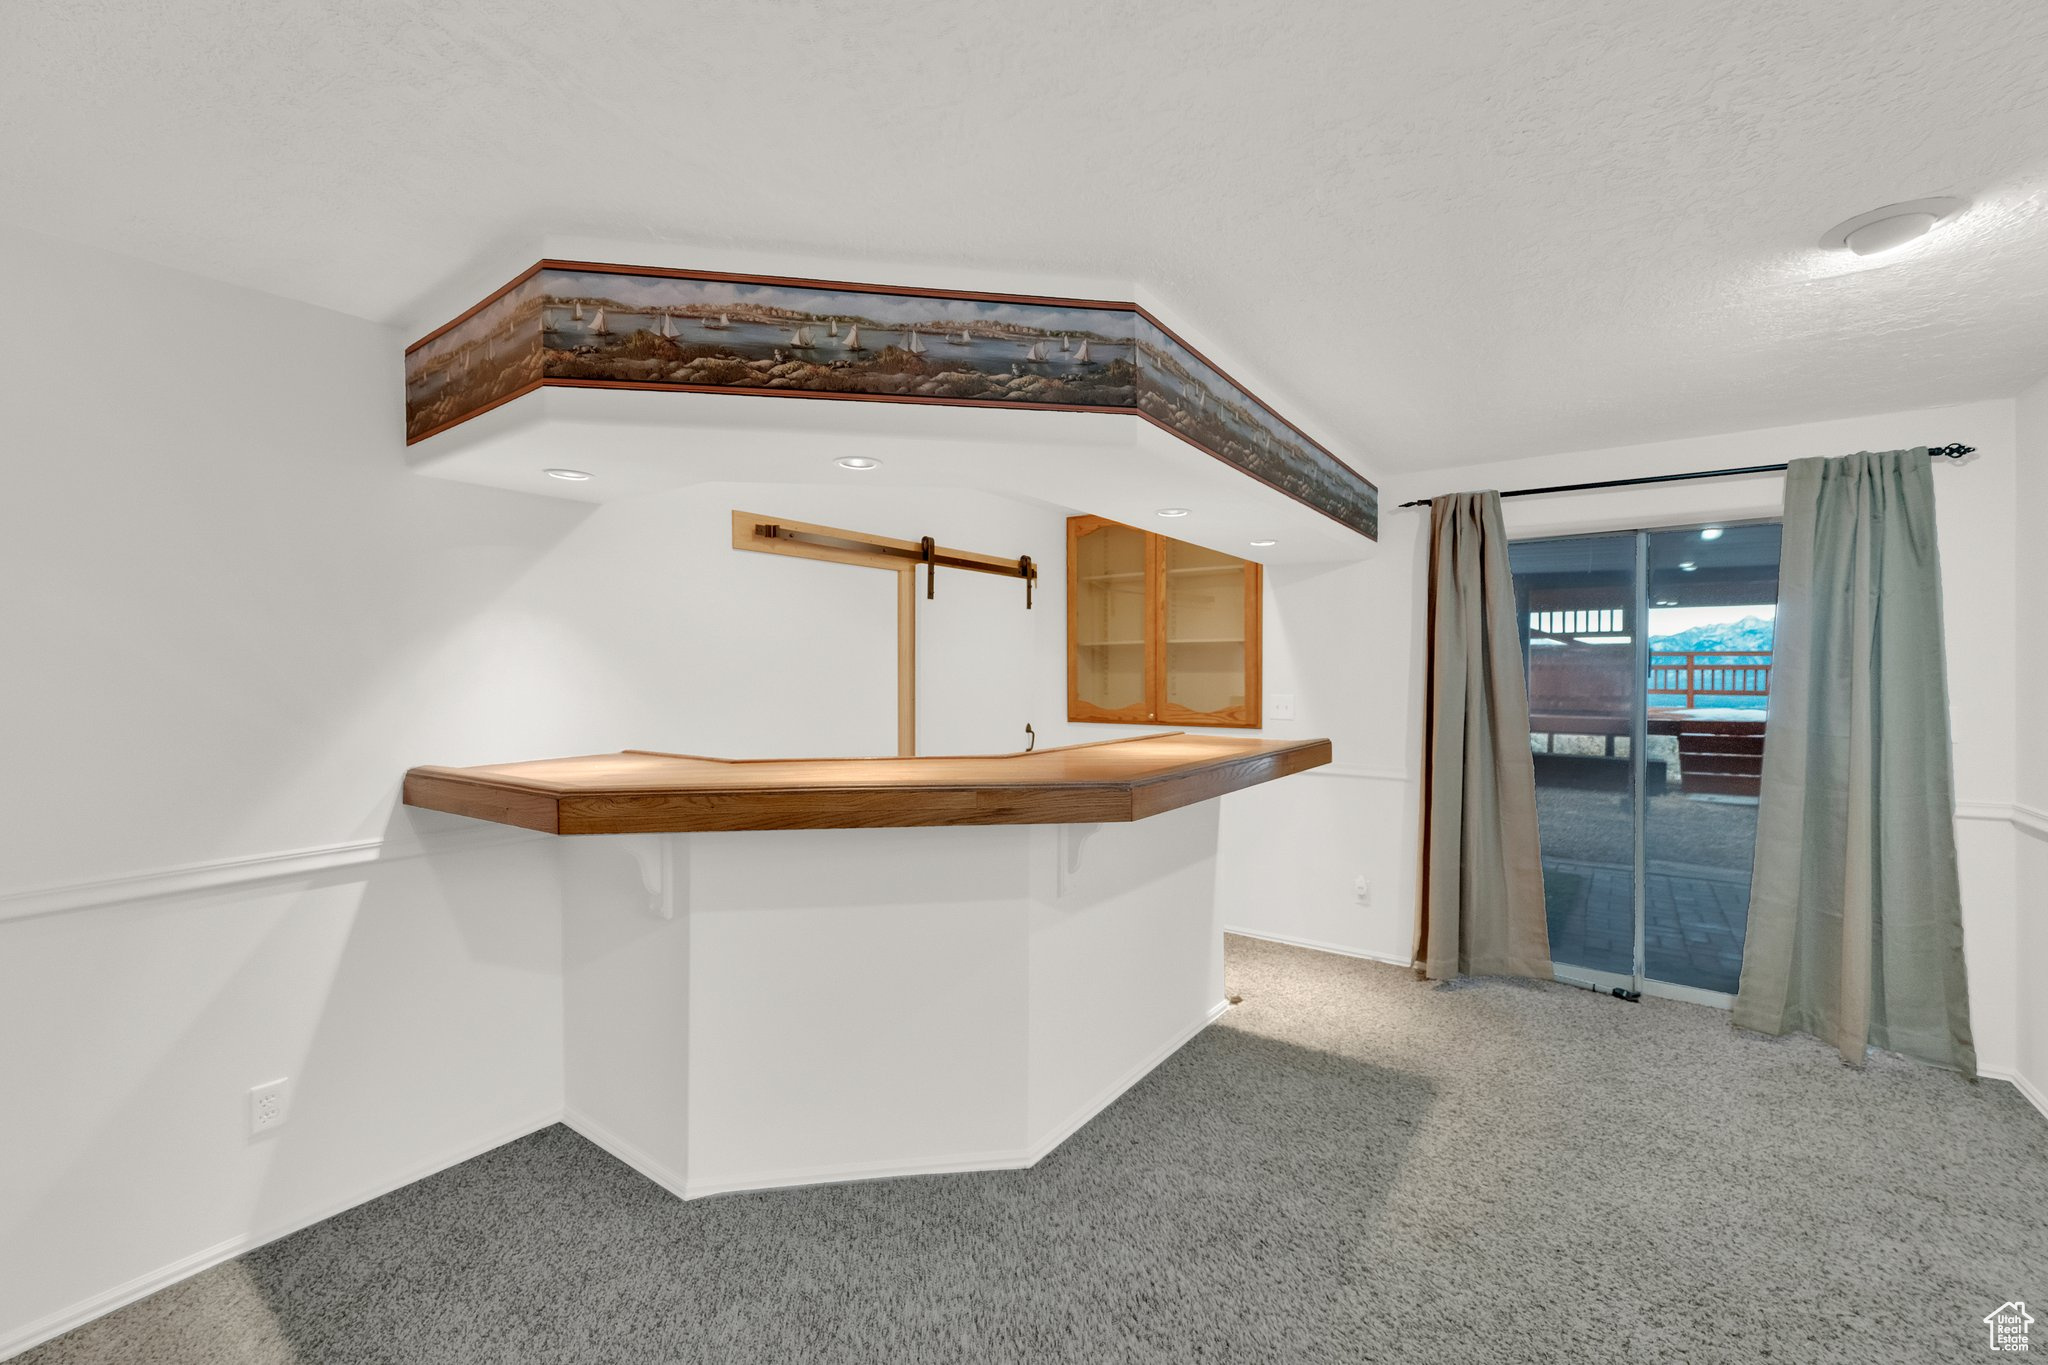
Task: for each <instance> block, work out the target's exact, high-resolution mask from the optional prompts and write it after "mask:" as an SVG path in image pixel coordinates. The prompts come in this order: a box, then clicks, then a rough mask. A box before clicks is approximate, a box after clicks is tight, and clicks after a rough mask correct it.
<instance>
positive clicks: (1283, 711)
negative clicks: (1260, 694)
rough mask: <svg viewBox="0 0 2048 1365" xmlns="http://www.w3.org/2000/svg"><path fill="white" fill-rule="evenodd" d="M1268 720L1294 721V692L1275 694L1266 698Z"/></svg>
mask: <svg viewBox="0 0 2048 1365" xmlns="http://www.w3.org/2000/svg"><path fill="white" fill-rule="evenodd" d="M1266 719H1267V720H1293V719H1294V694H1293V693H1292V692H1275V693H1274V694H1273V695H1272V696H1270V697H1268V698H1266Z"/></svg>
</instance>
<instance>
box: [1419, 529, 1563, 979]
mask: <svg viewBox="0 0 2048 1365" xmlns="http://www.w3.org/2000/svg"><path fill="white" fill-rule="evenodd" d="M1429 509H1430V510H1429V517H1430V534H1429V677H1428V683H1427V687H1428V695H1427V699H1426V701H1425V707H1426V719H1425V726H1426V737H1425V739H1424V741H1423V757H1422V764H1423V766H1422V877H1421V896H1420V902H1421V903H1420V905H1419V906H1418V907H1417V915H1416V930H1415V965H1416V969H1417V970H1418V971H1419V972H1420V973H1421V974H1422V975H1423V976H1425V977H1429V978H1441V977H1449V976H1457V975H1459V974H1461V973H1462V974H1468V975H1473V976H1533V977H1542V978H1548V977H1549V976H1550V930H1549V927H1548V925H1547V924H1546V923H1545V921H1544V917H1543V860H1542V856H1541V854H1540V853H1539V851H1538V848H1537V842H1536V761H1535V759H1534V758H1533V757H1532V756H1531V754H1530V750H1529V691H1528V683H1527V680H1526V678H1525V677H1524V675H1523V671H1522V642H1521V636H1520V633H1519V632H1518V631H1517V630H1516V621H1515V589H1514V581H1513V579H1512V577H1511V576H1510V574H1509V571H1508V541H1507V532H1506V530H1505V529H1504V528H1503V526H1502V524H1501V517H1500V494H1498V493H1453V494H1449V495H1447V496H1445V497H1441V498H1437V499H1435V500H1434V501H1432V502H1431V503H1430V505H1429Z"/></svg>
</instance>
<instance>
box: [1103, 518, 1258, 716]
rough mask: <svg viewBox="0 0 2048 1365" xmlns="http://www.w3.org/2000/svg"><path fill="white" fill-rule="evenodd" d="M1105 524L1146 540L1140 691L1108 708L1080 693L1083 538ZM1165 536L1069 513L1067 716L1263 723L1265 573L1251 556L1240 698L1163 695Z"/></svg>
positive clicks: (1169, 540)
mask: <svg viewBox="0 0 2048 1365" xmlns="http://www.w3.org/2000/svg"><path fill="white" fill-rule="evenodd" d="M1104 527H1118V528H1120V529H1122V530H1126V531H1129V532H1131V533H1132V534H1133V535H1137V536H1141V537H1143V539H1144V545H1145V560H1144V562H1145V568H1144V574H1145V580H1144V604H1145V611H1144V680H1145V682H1144V695H1143V697H1142V699H1141V700H1139V701H1138V702H1135V703H1133V704H1132V705H1130V706H1126V707H1121V708H1114V709H1112V708H1106V707H1101V706H1097V705H1095V704H1093V703H1091V702H1088V701H1086V700H1084V699H1083V698H1082V696H1081V656H1080V650H1081V640H1080V624H1081V562H1080V548H1081V538H1082V537H1083V536H1085V535H1087V534H1088V533H1090V532H1092V531H1098V530H1101V529H1102V528H1104ZM1173 543H1176V542H1174V541H1173V539H1172V538H1171V537H1169V536H1163V535H1160V534H1158V533H1157V532H1153V531H1141V530H1139V529H1138V528H1136V527H1134V526H1127V525H1125V524H1124V523H1123V522H1119V521H1113V520H1111V519H1110V518H1108V517H1095V516H1080V517H1069V518H1067V719H1068V720H1072V721H1093V722H1097V723H1102V724H1119V725H1175V726H1183V727H1185V726H1210V727H1215V728H1222V729H1242V730H1256V729H1258V728H1259V726H1260V724H1261V723H1262V712H1261V700H1262V698H1263V696H1264V683H1263V680H1262V669H1261V663H1262V660H1263V658H1264V642H1263V640H1262V638H1261V630H1260V615H1261V605H1262V602H1263V596H1262V594H1263V592H1264V586H1265V575H1264V573H1263V571H1262V570H1261V567H1260V565H1259V564H1258V563H1257V561H1255V560H1249V559H1248V560H1244V561H1242V562H1243V564H1244V568H1245V573H1244V618H1243V619H1244V702H1243V704H1242V705H1241V706H1236V707H1232V708H1230V709H1229V710H1227V711H1222V712H1216V711H1195V710H1191V709H1189V708H1187V707H1184V706H1176V705H1174V704H1173V703H1172V702H1171V701H1169V700H1168V699H1167V693H1168V688H1167V651H1166V646H1167V640H1166V583H1167V575H1166V558H1167V547H1168V546H1169V545H1170V544H1173Z"/></svg>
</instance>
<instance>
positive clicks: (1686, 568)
mask: <svg viewBox="0 0 2048 1365" xmlns="http://www.w3.org/2000/svg"><path fill="white" fill-rule="evenodd" d="M1697 568H1699V565H1697V564H1695V563H1693V562H1692V561H1691V560H1690V559H1688V560H1686V561H1685V563H1683V564H1681V565H1679V566H1678V570H1679V572H1680V573H1691V572H1693V571H1694V570H1695V569H1697Z"/></svg>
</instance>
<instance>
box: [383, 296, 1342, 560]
mask: <svg viewBox="0 0 2048 1365" xmlns="http://www.w3.org/2000/svg"><path fill="white" fill-rule="evenodd" d="M543 271H567V272H576V273H584V274H606V275H619V276H628V277H635V276H637V277H641V278H650V279H676V280H697V281H704V282H710V283H730V284H741V285H750V286H758V287H764V288H785V289H808V290H830V291H832V292H835V293H852V294H875V295H887V296H894V297H909V298H924V299H934V300H941V301H962V302H971V303H1002V304H1014V305H1018V306H1023V307H1039V308H1058V309H1073V310H1087V311H1094V312H1103V313H1116V314H1122V315H1124V316H1126V317H1129V318H1131V319H1133V320H1134V321H1137V322H1142V323H1143V324H1145V325H1147V326H1150V327H1152V328H1154V329H1156V330H1157V331H1158V332H1159V334H1160V335H1161V336H1162V337H1164V338H1165V339H1166V341H1167V342H1169V343H1170V344H1171V346H1173V347H1177V348H1179V350H1181V351H1183V352H1185V353H1186V355H1187V356H1188V357H1189V358H1191V359H1193V360H1194V361H1196V362H1198V363H1199V364H1200V365H1201V366H1203V367H1205V368H1206V369H1208V370H1209V371H1210V372H1211V373H1213V374H1214V375H1215V376H1216V377H1217V378H1218V379H1219V380H1221V381H1222V383H1224V384H1225V385H1227V386H1229V388H1230V389H1231V390H1233V391H1234V393H1235V394H1236V395H1238V396H1241V397H1242V398H1243V399H1244V400H1245V401H1246V402H1247V403H1249V404H1251V405H1254V406H1255V407H1256V408H1257V409H1258V411H1259V412H1260V413H1262V414H1264V416H1265V417H1267V418H1270V419H1271V420H1272V422H1274V423H1275V424H1277V426H1278V428H1280V429H1282V430H1284V431H1285V432H1286V433H1288V434H1289V435H1290V436H1291V437H1292V438H1293V439H1294V440H1297V441H1299V442H1300V443H1301V445H1302V446H1303V447H1304V448H1305V450H1306V452H1308V456H1307V458H1308V463H1309V464H1310V465H1313V464H1314V460H1315V458H1316V457H1320V458H1321V459H1322V460H1325V461H1327V462H1328V468H1327V469H1326V473H1328V474H1331V475H1333V476H1334V477H1336V478H1337V479H1338V481H1339V482H1341V483H1345V484H1349V485H1350V489H1349V492H1348V496H1349V497H1351V498H1354V499H1356V500H1357V502H1358V508H1347V509H1346V510H1347V511H1349V512H1350V515H1348V516H1347V515H1345V514H1343V513H1341V512H1340V511H1338V510H1333V509H1332V508H1331V507H1329V506H1324V505H1322V504H1321V503H1319V502H1316V501H1312V500H1311V499H1310V498H1309V497H1307V496H1304V495H1303V494H1301V493H1298V492H1295V491H1294V490H1292V489H1289V488H1287V487H1285V486H1283V485H1282V484H1280V483H1279V482H1276V481H1275V480H1274V479H1273V478H1269V477H1267V476H1266V475H1264V474H1262V473H1260V472H1259V471H1258V470H1256V469H1254V468H1252V467H1250V466H1249V465H1247V464H1245V463H1241V462H1240V461H1239V460H1237V459H1233V458H1231V457H1230V456H1228V455H1226V454H1224V453H1223V452H1221V451H1219V450H1215V449H1211V448H1210V447H1208V446H1207V445H1205V444H1203V442H1202V441H1201V440H1198V439H1196V438H1195V437H1194V436H1192V435H1190V434H1189V433H1188V432H1185V431H1182V430H1180V429H1179V428H1177V427H1175V426H1174V425H1172V424H1171V423H1169V422H1167V421H1164V420H1162V419H1161V418H1159V417H1158V416H1156V415H1154V414H1153V413H1150V412H1147V411H1146V410H1145V408H1144V406H1143V403H1142V399H1143V395H1144V389H1143V386H1142V385H1140V384H1138V383H1137V382H1136V380H1135V378H1134V381H1133V385H1132V390H1131V391H1132V401H1131V402H1129V403H1059V402H1031V401H1023V400H1015V399H1001V398H986V397H947V396H943V395H937V394H914V393H866V392H857V391H836V390H823V389H798V388H769V387H762V386H756V385H746V384H689V383H679V382H675V381H670V380H651V379H650V380H640V379H603V378H590V377H569V376H551V375H547V374H546V373H544V372H543V373H542V374H541V375H540V377H539V378H538V379H536V380H535V381H533V382H532V383H530V384H527V385H524V386H521V387H520V388H518V389H517V390H516V391H514V392H507V393H504V394H500V395H496V396H495V397H493V398H492V399H490V400H489V401H488V402H483V403H479V404H478V405H477V406H475V407H474V408H470V409H467V410H464V411H461V412H459V413H456V414H452V415H450V416H449V417H447V418H446V419H445V420H443V421H440V422H438V423H436V424H435V425H433V426H431V427H428V428H426V429H423V430H419V431H409V432H408V434H407V437H406V443H407V444H408V445H412V444H416V443H418V442H420V441H424V440H428V439H430V438H432V437H433V436H436V435H438V434H440V433H441V432H444V431H447V430H449V429H450V428H452V427H455V426H458V425H460V424H461V423H463V422H466V421H468V420H469V419H470V418H472V417H476V416H479V415H481V414H482V413H484V412H488V411H490V410H492V409H493V408H496V407H499V406H502V405H503V404H504V403H507V402H510V401H511V400H512V399H514V398H518V397H522V396H524V395H525V394H527V393H531V392H533V391H534V389H536V388H553V387H560V388H600V389H633V390H641V391H666V392H677V393H725V394H737V395H741V396H747V397H774V398H813V399H827V400H832V401H840V402H871V403H910V404H924V405H929V406H942V407H970V408H981V407H985V408H1007V409H1011V410H1023V409H1032V408H1036V409H1041V410H1045V411H1051V412H1100V413H1124V414H1129V415H1133V416H1137V417H1141V418H1143V419H1145V420H1146V421H1147V422H1149V423H1151V424H1152V425H1153V426H1154V427H1157V428H1158V429H1159V430H1161V431H1164V432H1166V433H1168V434H1169V435H1172V436H1174V437H1177V438H1178V439H1180V440H1181V441H1183V442H1185V443H1186V444H1188V445H1190V446H1193V447H1194V448H1195V449H1197V450H1200V451H1201V452H1202V453H1204V454H1206V455H1209V456H1210V457H1211V458H1213V459H1216V460H1218V461H1219V462H1221V463H1224V464H1227V465H1229V466H1230V467H1231V468H1232V469H1233V470H1235V471H1236V472H1238V473H1240V474H1243V475H1245V476H1247V477H1249V478H1251V479H1253V480H1254V481H1256V482H1258V483H1261V484H1264V485H1265V486H1266V487H1268V488H1270V489H1272V490H1273V491H1275V492H1277V493H1280V494H1282V495H1283V496H1285V497H1289V498H1292V499H1293V500H1295V501H1297V502H1300V503H1302V504H1303V505H1304V506H1307V507H1309V508H1311V509H1312V510H1315V511H1317V512H1320V513H1322V514H1323V515H1324V516H1327V517H1329V518H1330V519H1331V520H1333V521H1335V522H1337V523H1338V524H1339V525H1342V526H1345V527H1347V528H1348V529H1351V530H1353V531H1356V532H1358V533H1359V534H1361V535H1364V536H1366V537H1367V538H1368V539H1377V538H1378V489H1377V487H1376V486H1375V485H1374V484H1373V483H1372V482H1371V480H1369V479H1367V478H1365V476H1363V475H1362V474H1360V473H1358V471H1357V470H1355V469H1353V468H1352V467H1351V466H1350V464H1349V463H1348V462H1346V461H1345V460H1344V459H1342V458H1341V457H1340V456H1338V455H1337V454H1336V453H1335V452H1333V451H1331V450H1330V449H1329V448H1328V447H1326V446H1324V445H1323V444H1322V443H1321V442H1319V441H1317V440H1316V439H1315V438H1314V437H1312V436H1310V435H1309V434H1308V433H1307V432H1305V431H1303V430H1302V429H1301V427H1300V426H1299V425H1298V424H1296V423H1295V422H1293V421H1291V420H1289V419H1288V418H1287V417H1286V416H1285V415H1283V414H1282V413H1281V412H1280V411H1279V410H1278V409H1277V408H1275V407H1274V406H1273V405H1272V404H1270V403H1268V402H1267V401H1266V400H1265V399H1263V398H1261V397H1259V396H1258V394H1257V393H1255V392H1253V391H1252V389H1251V388H1250V387H1249V386H1247V385H1246V384H1244V383H1243V382H1241V381H1240V380H1238V379H1237V378H1236V377H1235V376H1233V375H1232V374H1231V373H1230V372H1229V371H1228V370H1226V369H1224V368H1223V367H1222V366H1220V365H1218V364H1217V363H1216V362H1215V361H1213V360H1211V359H1210V358H1209V357H1208V356H1207V355H1206V354H1204V353H1203V352H1202V351H1201V350H1199V349H1197V348H1196V347H1194V346H1193V345H1190V344H1189V343H1188V342H1187V340H1186V339H1185V338H1183V337H1182V336H1181V335H1180V334H1179V333H1178V332H1176V331H1175V330H1174V329H1173V328H1172V327H1170V326H1168V325H1167V324H1166V323H1165V322H1163V321H1161V320H1160V318H1159V317H1158V316H1157V315H1156V314H1155V313H1153V312H1152V311H1151V310H1150V309H1148V308H1146V307H1144V306H1143V305H1141V304H1137V303H1134V302H1127V301H1118V300H1103V299H1078V298H1069V297H1064V296H1060V295H1047V294H1007V293H998V292H992V291H986V290H964V289H937V288H928V287H921V286H915V285H884V284H872V283H864V282H857V281H847V280H824V279H817V278H812V277H808V276H784V275H754V274H744V273H735V272H727V271H708V270H687V269H681V268H677V267H665V266H633V265H619V264H614V263H609V262H601V261H573V260H557V259H554V258H548V259H544V260H541V261H538V262H536V263H535V264H534V265H532V266H530V267H528V268H527V269H526V270H523V271H521V272H520V273H519V274H518V275H516V276H515V277H513V278H512V279H511V280H509V281H507V282H506V283H505V284H504V285H502V286H500V287H499V288H498V289H496V290H494V291H492V292H491V293H490V294H489V295H488V296H486V297H485V298H484V299H482V300H480V301H479V302H478V303H476V304H474V305H473V306H471V307H470V308H468V309H465V310H464V311H463V312H462V313H461V314H460V315H459V316H458V317H456V318H454V319H452V320H451V321H449V322H447V323H445V324H443V325H442V326H440V327H437V328H435V329H434V330H433V331H431V332H428V333H427V334H426V335H424V336H422V337H421V338H420V339H419V340H417V341H415V342H413V343H412V344H411V345H410V346H408V347H406V355H407V356H408V357H410V356H412V355H413V354H414V353H415V352H417V351H418V350H420V349H421V348H422V347H426V346H429V345H431V344H432V343H433V342H435V341H437V340H439V339H440V338H442V337H444V336H446V335H448V334H449V333H450V332H452V331H454V330H456V329H457V328H459V327H461V326H462V325H463V324H464V323H466V322H468V321H470V320H471V319H473V318H475V317H476V316H477V315H478V314H480V313H482V312H483V311H484V310H486V309H488V308H489V307H490V306H491V305H492V304H494V303H496V302H498V301H499V300H501V299H503V298H504V297H505V296H506V295H508V294H510V293H511V292H513V291H514V290H516V289H518V288H519V287H520V286H522V285H524V284H526V283H527V282H529V281H530V280H532V279H533V278H534V277H535V276H536V275H538V274H539V273H541V272H543ZM537 339H538V340H541V351H542V356H543V365H544V364H545V356H546V354H547V351H548V349H549V348H547V347H546V345H545V341H544V339H543V338H537ZM1117 344H1118V345H1119V346H1121V345H1124V344H1127V343H1121V342H1120V343H1117ZM1140 355H1141V352H1140V351H1139V350H1138V349H1137V348H1136V346H1135V345H1133V349H1132V356H1131V359H1132V361H1133V363H1134V367H1135V366H1136V362H1137V361H1138V360H1139V357H1140ZM1203 387H1205V388H1206V387H1207V385H1206V384H1204V385H1203ZM1247 443H1248V442H1247ZM1281 445H1282V448H1283V449H1284V448H1285V445H1286V443H1285V441H1283V442H1282V443H1281ZM1268 453H1270V452H1268ZM1360 508H1362V509H1363V510H1359V509H1360Z"/></svg>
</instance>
